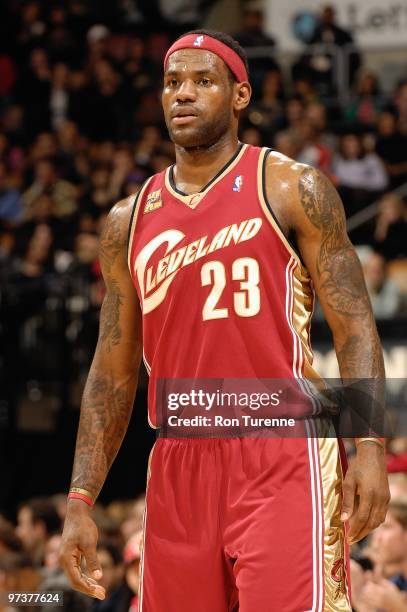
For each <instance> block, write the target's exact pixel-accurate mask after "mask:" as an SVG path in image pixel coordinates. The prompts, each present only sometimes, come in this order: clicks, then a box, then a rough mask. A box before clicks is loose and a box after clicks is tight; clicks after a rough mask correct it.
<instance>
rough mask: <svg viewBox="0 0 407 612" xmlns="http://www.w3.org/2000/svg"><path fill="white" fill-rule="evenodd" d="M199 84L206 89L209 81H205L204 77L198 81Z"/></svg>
mask: <svg viewBox="0 0 407 612" xmlns="http://www.w3.org/2000/svg"><path fill="white" fill-rule="evenodd" d="M199 84H200V85H204V87H207V86H208V85H210V84H211V81H210V79H207V78H206V77H203V78H202V79H200V80H199Z"/></svg>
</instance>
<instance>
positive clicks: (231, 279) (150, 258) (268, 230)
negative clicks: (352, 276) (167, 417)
mask: <svg viewBox="0 0 407 612" xmlns="http://www.w3.org/2000/svg"><path fill="white" fill-rule="evenodd" d="M269 153H270V149H264V148H263V149H261V148H258V147H253V146H250V145H245V144H241V145H240V146H239V149H238V151H237V153H236V154H235V155H234V157H233V158H232V159H231V160H230V161H229V162H228V163H227V164H226V165H225V166H224V168H223V169H222V170H221V171H220V172H219V173H218V175H217V176H216V177H215V178H214V179H212V181H211V182H210V183H209V184H208V185H207V186H206V187H205V188H204V189H203V190H202V191H200V192H199V193H196V194H192V195H186V194H183V193H182V192H180V191H178V190H177V189H176V186H175V184H174V177H173V167H170V168H167V170H165V171H164V172H161V173H159V174H156V175H154V176H153V177H151V178H150V179H149V180H148V181H147V182H146V183H145V185H144V186H143V188H142V190H141V191H140V192H139V194H138V197H137V199H136V202H135V204H134V208H133V214H132V220H131V223H130V231H129V252H128V263H129V268H130V273H131V276H132V278H133V282H134V285H135V287H136V290H137V293H138V296H139V300H140V305H141V310H142V321H143V348H144V350H143V354H144V362H145V365H146V368H147V371H148V373H149V375H150V384H149V421H150V424H151V425H152V426H157V421H156V414H155V393H156V382H157V380H158V379H162V378H302V377H303V376H309V377H314V378H315V377H317V374H316V373H315V372H314V371H313V369H312V367H311V366H312V350H311V346H310V333H309V327H310V320H311V315H312V310H313V301H314V292H313V288H312V282H311V279H310V276H309V273H308V271H307V270H306V268H305V267H304V265H303V264H302V262H301V260H300V258H299V256H298V254H297V253H296V251H295V250H294V249H293V248H292V246H291V245H290V243H289V242H288V240H287V239H286V237H285V236H284V234H283V232H282V231H281V229H280V227H279V225H278V222H277V220H276V219H275V217H274V215H273V211H272V210H271V207H270V205H269V203H268V201H267V197H266V193H265V165H266V159H267V156H268V154H269ZM158 425H159V423H158Z"/></svg>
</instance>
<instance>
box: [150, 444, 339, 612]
mask: <svg viewBox="0 0 407 612" xmlns="http://www.w3.org/2000/svg"><path fill="white" fill-rule="evenodd" d="M340 454H341V453H340V452H339V444H338V441H337V440H336V439H329V438H326V439H321V438H320V439H270V438H259V439H247V438H246V439H238V438H233V439H203V440H199V439H192V440H191V439H189V440H187V439H159V440H158V441H157V442H156V444H155V447H154V449H153V452H152V456H151V461H150V466H149V474H148V486H147V505H146V513H145V532H144V545H143V557H142V564H141V583H140V603H139V612H229V611H236V610H239V612H306V611H313V612H326V611H327V610H335V611H341V610H347V611H350V610H351V606H350V604H349V580H348V567H349V563H348V558H347V557H348V554H347V546H346V545H345V539H344V529H343V525H342V523H341V521H340V519H339V516H340V506H341V482H342V468H341V459H340Z"/></svg>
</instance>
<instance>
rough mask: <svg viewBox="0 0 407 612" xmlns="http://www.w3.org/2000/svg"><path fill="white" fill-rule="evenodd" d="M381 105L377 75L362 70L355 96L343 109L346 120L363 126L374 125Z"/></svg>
mask: <svg viewBox="0 0 407 612" xmlns="http://www.w3.org/2000/svg"><path fill="white" fill-rule="evenodd" d="M381 106H382V100H381V96H380V87H379V81H378V78H377V75H376V74H374V73H373V72H364V73H363V74H362V75H361V76H360V77H359V80H358V84H357V88H356V98H355V100H353V102H351V103H350V104H349V105H348V107H347V108H346V109H345V116H346V119H347V120H348V121H350V122H351V123H354V124H358V125H361V126H364V127H370V128H372V127H374V125H375V124H376V120H377V116H378V113H379V111H380V109H381Z"/></svg>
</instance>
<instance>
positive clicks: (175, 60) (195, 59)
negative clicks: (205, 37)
mask: <svg viewBox="0 0 407 612" xmlns="http://www.w3.org/2000/svg"><path fill="white" fill-rule="evenodd" d="M205 68H206V69H211V68H212V69H216V70H222V68H223V61H222V60H221V59H220V57H218V56H217V55H216V54H215V53H212V51H207V50H206V49H179V50H178V51H174V53H171V55H170V57H169V58H168V62H167V69H166V72H168V71H170V70H171V71H172V70H176V71H181V70H182V71H185V72H187V71H188V70H202V69H205Z"/></svg>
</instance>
